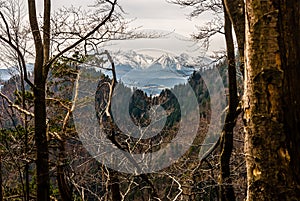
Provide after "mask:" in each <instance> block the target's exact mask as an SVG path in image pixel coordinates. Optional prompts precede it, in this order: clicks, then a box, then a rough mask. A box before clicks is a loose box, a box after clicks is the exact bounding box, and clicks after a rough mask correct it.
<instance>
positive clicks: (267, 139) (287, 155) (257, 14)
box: [244, 0, 300, 201]
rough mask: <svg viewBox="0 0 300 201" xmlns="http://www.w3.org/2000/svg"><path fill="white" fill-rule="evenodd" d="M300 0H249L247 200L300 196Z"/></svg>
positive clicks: (245, 107)
mask: <svg viewBox="0 0 300 201" xmlns="http://www.w3.org/2000/svg"><path fill="white" fill-rule="evenodd" d="M299 4H300V3H299V0H273V1H270V0H264V1H262V0H247V2H246V16H247V22H246V55H245V56H246V60H245V64H246V73H245V75H246V77H245V95H244V112H245V113H244V119H245V122H246V136H245V154H246V164H247V178H248V189H247V201H252V200H298V199H299V198H300V163H299V159H300V146H299V145H300V127H299V125H300V107H299V103H300V93H299V91H300V60H299V58H298V57H299V55H300V42H299V34H300V33H299V32H300V26H299V12H300V9H299V8H300V6H299Z"/></svg>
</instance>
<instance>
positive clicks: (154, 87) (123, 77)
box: [0, 50, 214, 94]
mask: <svg viewBox="0 0 300 201" xmlns="http://www.w3.org/2000/svg"><path fill="white" fill-rule="evenodd" d="M156 53H157V52H156ZM110 54H111V56H112V58H113V61H114V63H115V67H116V75H117V79H118V81H121V82H122V83H124V84H125V85H127V86H129V87H132V88H139V89H142V90H144V91H145V92H147V93H148V94H159V93H160V92H161V90H162V89H165V88H172V87H173V86H175V85H178V84H183V83H186V82H187V79H188V77H189V76H190V75H191V74H192V73H193V72H194V70H198V69H200V68H204V69H206V68H212V66H213V64H214V62H213V60H212V59H211V58H209V57H191V56H189V55H188V54H186V53H182V54H180V55H172V54H170V53H166V52H163V51H162V52H161V54H160V55H159V56H158V54H156V55H155V56H154V55H149V54H145V53H141V52H136V51H132V50H130V51H116V52H111V53H110ZM86 65H87V66H89V63H87V64H86ZM93 65H95V63H93ZM99 66H102V67H104V68H110V63H109V62H106V63H104V64H103V63H101V64H99ZM97 69H99V68H97ZM27 70H28V72H32V71H33V64H27ZM101 71H102V72H103V73H104V74H106V75H109V76H112V72H111V71H110V70H104V69H102V70H101ZM15 74H19V73H18V71H17V70H16V69H15V68H13V67H12V68H9V69H0V80H2V81H6V80H8V79H10V78H11V77H12V76H13V75H15Z"/></svg>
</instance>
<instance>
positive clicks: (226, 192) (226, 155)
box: [219, 8, 238, 201]
mask: <svg viewBox="0 0 300 201" xmlns="http://www.w3.org/2000/svg"><path fill="white" fill-rule="evenodd" d="M224 15H225V25H224V29H225V37H226V46H227V60H228V82H229V99H228V101H229V109H228V113H227V115H226V119H225V125H224V128H223V131H222V135H221V156H220V165H221V171H220V181H219V183H220V199H221V200H222V201H223V200H226V201H234V200H235V195H234V190H233V186H232V182H231V178H230V157H231V153H232V149H233V128H234V126H235V122H236V120H235V119H236V109H237V105H238V97H237V84H236V69H235V54H234V43H233V37H232V24H231V21H230V18H229V15H228V12H227V11H226V9H225V8H224Z"/></svg>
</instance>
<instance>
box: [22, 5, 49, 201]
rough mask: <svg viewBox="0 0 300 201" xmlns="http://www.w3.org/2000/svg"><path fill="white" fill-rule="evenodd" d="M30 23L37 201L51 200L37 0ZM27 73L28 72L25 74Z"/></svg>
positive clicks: (31, 11) (31, 6) (42, 49)
mask: <svg viewBox="0 0 300 201" xmlns="http://www.w3.org/2000/svg"><path fill="white" fill-rule="evenodd" d="M28 10H29V22H30V27H31V32H32V34H33V38H34V44H35V64H34V85H35V86H34V90H33V92H34V116H35V118H34V125H35V128H34V132H35V143H36V149H37V158H36V171H37V200H38V201H49V200H50V192H49V189H50V178H49V164H48V160H49V153H48V142H47V125H46V100H45V99H46V96H45V95H46V94H45V87H46V78H45V76H44V47H43V42H42V39H41V34H40V31H39V25H38V22H37V16H36V7H35V0H28ZM49 12H50V11H49ZM25 73H26V72H25Z"/></svg>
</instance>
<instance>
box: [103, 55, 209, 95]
mask: <svg viewBox="0 0 300 201" xmlns="http://www.w3.org/2000/svg"><path fill="white" fill-rule="evenodd" d="M112 58H113V59H114V62H115V66H116V74H117V79H118V80H120V81H121V82H123V83H124V84H125V85H127V86H129V87H132V88H139V89H142V90H144V91H145V92H147V93H148V94H154V95H155V94H159V93H160V92H161V90H162V89H165V88H172V87H173V86H175V85H177V84H183V83H186V82H187V78H188V77H189V76H190V75H191V74H192V73H193V72H194V70H197V69H199V68H201V67H204V68H209V67H212V63H213V62H212V59H210V58H201V57H197V58H193V57H191V56H189V55H187V54H181V55H178V56H176V55H171V54H168V53H165V52H162V54H161V55H160V56H159V57H154V56H150V55H146V54H141V53H137V52H134V51H129V52H121V51H118V52H116V53H112ZM104 73H105V74H107V75H110V76H111V72H110V71H104Z"/></svg>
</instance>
